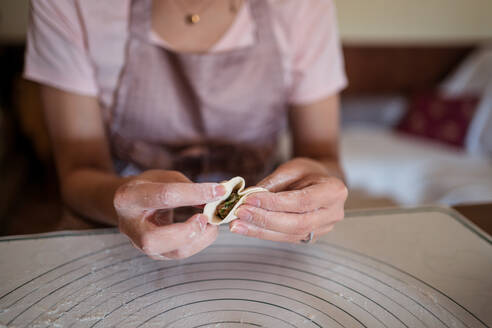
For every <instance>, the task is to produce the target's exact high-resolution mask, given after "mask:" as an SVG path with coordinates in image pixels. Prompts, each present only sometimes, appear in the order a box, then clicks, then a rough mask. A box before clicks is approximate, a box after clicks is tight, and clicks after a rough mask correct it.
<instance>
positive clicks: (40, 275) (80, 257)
mask: <svg viewBox="0 0 492 328" xmlns="http://www.w3.org/2000/svg"><path fill="white" fill-rule="evenodd" d="M123 245H128V243H121V244H117V245H114V246H111V247H108V248H103V249H101V250H98V251H94V252H91V253H87V254H84V255H81V256H79V257H77V258H75V259H73V260H70V261H68V262H65V263H63V264H60V265H58V266H56V267H54V268H52V269H50V270H48V271H46V272H43V273H41V274H39V275H37V276H36V277H34V278H32V279H30V280H28V281H26V282H24V283H22V284H21V285H20V286H17V287H16V288H14V289H12V290H11V291H9V292H7V293H5V294H3V295H2V296H0V301H1V300H2V299H3V298H5V297H7V296H8V295H10V294H12V293H13V292H15V291H17V290H19V289H20V288H22V287H24V286H25V285H27V284H29V283H31V282H33V281H34V280H36V279H39V278H41V277H43V276H45V275H47V274H49V273H51V272H53V271H55V270H57V269H60V268H62V267H64V266H65V265H69V264H72V263H74V262H76V261H79V260H81V259H83V258H85V257H88V256H92V255H96V254H98V253H101V252H104V251H106V250H110V249H113V248H118V247H120V246H123ZM38 289H39V288H38Z"/></svg>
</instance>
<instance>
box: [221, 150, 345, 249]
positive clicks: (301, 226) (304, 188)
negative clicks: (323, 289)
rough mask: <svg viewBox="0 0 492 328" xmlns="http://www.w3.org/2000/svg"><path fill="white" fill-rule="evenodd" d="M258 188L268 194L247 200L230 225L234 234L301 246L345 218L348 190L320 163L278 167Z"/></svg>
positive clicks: (299, 162) (295, 161) (298, 160)
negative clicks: (264, 189)
mask: <svg viewBox="0 0 492 328" xmlns="http://www.w3.org/2000/svg"><path fill="white" fill-rule="evenodd" d="M258 186H261V187H264V188H266V189H268V190H269V192H259V193H255V194H252V195H251V196H248V197H247V198H246V200H245V202H244V203H243V205H241V206H240V207H239V208H238V210H237V211H236V214H237V215H238V217H239V220H235V221H233V222H231V223H230V229H231V231H232V232H235V233H239V234H242V235H247V236H251V237H257V238H260V239H266V240H272V241H281V242H291V243H298V242H301V241H303V240H304V241H305V240H308V239H309V236H310V233H311V232H312V233H313V235H312V237H313V239H315V238H317V237H319V236H321V235H324V234H326V233H328V232H329V231H331V230H332V229H333V226H334V225H335V223H336V222H338V221H340V220H342V219H343V217H344V204H345V200H346V199H347V196H348V190H347V187H346V186H345V184H344V183H343V181H342V180H341V179H339V178H337V177H334V176H332V175H330V174H329V172H328V169H327V168H326V167H325V166H324V165H323V164H321V163H320V162H317V161H314V160H311V159H307V158H296V159H293V160H291V161H289V162H287V163H285V164H283V165H281V166H279V167H278V169H277V170H275V171H274V172H273V173H272V174H271V175H270V176H268V177H266V178H265V179H264V180H262V181H261V182H260V183H259V184H258Z"/></svg>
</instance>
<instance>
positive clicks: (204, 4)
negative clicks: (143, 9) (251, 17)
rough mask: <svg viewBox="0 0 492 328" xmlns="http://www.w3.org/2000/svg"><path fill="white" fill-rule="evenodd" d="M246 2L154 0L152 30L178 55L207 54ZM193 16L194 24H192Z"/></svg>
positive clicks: (231, 0) (226, 0)
mask: <svg viewBox="0 0 492 328" xmlns="http://www.w3.org/2000/svg"><path fill="white" fill-rule="evenodd" d="M242 5H243V1H240V0H239V1H238V0H154V1H153V3H152V29H153V31H154V32H155V33H156V34H157V35H158V36H159V37H160V38H161V39H163V40H164V41H166V43H168V44H169V45H170V46H171V47H172V48H173V49H175V50H176V51H179V52H198V53H200V52H206V51H207V50H209V49H210V48H211V47H213V45H215V44H216V43H217V42H218V41H219V40H220V39H221V38H222V36H223V35H224V34H225V33H226V32H227V30H228V29H229V28H230V27H231V25H232V24H233V23H234V20H235V18H236V16H237V12H238V11H239V8H240V6H242ZM191 15H197V16H198V18H197V17H194V20H195V22H192V21H191Z"/></svg>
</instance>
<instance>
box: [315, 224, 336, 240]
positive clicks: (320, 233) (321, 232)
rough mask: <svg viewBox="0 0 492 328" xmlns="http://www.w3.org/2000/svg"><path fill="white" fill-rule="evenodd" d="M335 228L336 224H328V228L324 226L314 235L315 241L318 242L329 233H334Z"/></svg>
mask: <svg viewBox="0 0 492 328" xmlns="http://www.w3.org/2000/svg"><path fill="white" fill-rule="evenodd" d="M335 226H336V223H335V222H334V223H331V224H328V225H326V226H323V227H321V228H319V229H317V230H315V231H314V234H313V240H316V239H318V238H319V237H321V236H323V235H326V234H327V233H329V232H332V231H333V229H334V228H335Z"/></svg>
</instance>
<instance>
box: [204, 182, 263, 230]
mask: <svg viewBox="0 0 492 328" xmlns="http://www.w3.org/2000/svg"><path fill="white" fill-rule="evenodd" d="M222 184H223V185H224V187H225V189H226V193H225V195H224V196H222V197H221V198H220V199H219V200H217V201H215V202H212V203H208V204H207V205H205V208H204V209H203V214H205V215H206V216H207V217H208V222H209V223H210V224H213V225H219V224H225V223H229V222H231V221H233V220H235V219H237V218H238V217H237V216H236V213H235V212H236V210H237V208H238V207H239V206H241V204H242V203H243V201H244V199H245V197H246V196H247V195H250V194H252V193H255V192H261V191H268V190H266V189H265V188H261V187H250V188H247V189H244V186H245V185H246V182H245V181H244V179H243V178H242V177H235V178H232V179H231V180H229V181H225V182H222Z"/></svg>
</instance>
